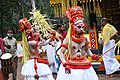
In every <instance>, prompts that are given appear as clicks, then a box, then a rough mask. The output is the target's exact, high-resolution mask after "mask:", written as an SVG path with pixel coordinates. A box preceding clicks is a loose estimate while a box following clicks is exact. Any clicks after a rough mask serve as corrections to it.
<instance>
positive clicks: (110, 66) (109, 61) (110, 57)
mask: <svg viewBox="0 0 120 80" xmlns="http://www.w3.org/2000/svg"><path fill="white" fill-rule="evenodd" d="M114 45H115V41H114V40H110V41H109V43H108V45H104V46H103V53H105V52H106V51H107V50H108V49H110V48H111V47H113V46H114ZM103 61H104V65H105V70H106V75H109V74H112V73H114V72H116V71H120V63H119V62H118V61H117V59H116V58H115V52H114V49H111V50H110V51H108V52H107V53H106V54H104V55H103Z"/></svg>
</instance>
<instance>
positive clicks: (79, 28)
mask: <svg viewBox="0 0 120 80" xmlns="http://www.w3.org/2000/svg"><path fill="white" fill-rule="evenodd" d="M74 28H75V32H77V33H78V34H84V32H85V27H84V23H83V22H79V23H76V24H75V26H74Z"/></svg>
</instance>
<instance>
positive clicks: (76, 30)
mask: <svg viewBox="0 0 120 80" xmlns="http://www.w3.org/2000/svg"><path fill="white" fill-rule="evenodd" d="M66 17H67V18H68V19H69V21H70V23H71V26H72V33H71V35H72V36H74V38H75V39H76V38H78V41H77V42H81V40H79V39H81V38H80V35H83V34H84V32H85V28H86V25H85V23H84V22H83V21H84V15H83V10H82V8H81V7H80V6H74V7H72V8H70V9H69V10H67V11H66ZM81 37H82V36H81ZM83 38H84V37H83ZM83 38H82V41H83V40H84V39H83ZM72 39H73V38H72Z"/></svg>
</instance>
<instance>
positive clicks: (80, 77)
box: [56, 6, 99, 80]
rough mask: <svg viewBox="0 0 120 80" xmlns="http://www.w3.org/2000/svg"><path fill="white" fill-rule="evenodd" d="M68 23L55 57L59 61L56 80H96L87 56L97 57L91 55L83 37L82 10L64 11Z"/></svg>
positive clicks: (74, 8) (73, 8)
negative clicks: (64, 36)
mask: <svg viewBox="0 0 120 80" xmlns="http://www.w3.org/2000/svg"><path fill="white" fill-rule="evenodd" d="M66 16H67V18H68V19H69V21H70V26H69V29H68V33H67V36H66V38H65V39H64V41H63V43H62V44H61V46H60V48H59V49H58V50H57V55H58V56H59V59H60V60H61V66H60V68H59V72H58V75H57V79H56V80H98V76H97V74H96V72H95V70H94V69H93V67H92V65H91V62H90V61H89V60H88V59H87V56H91V57H92V59H95V60H97V59H98V58H99V56H97V55H95V54H92V52H91V51H90V49H89V42H88V40H87V38H86V37H85V36H83V34H84V32H85V27H86V26H85V23H84V16H83V11H82V8H81V7H79V6H74V7H72V8H70V9H69V10H67V11H66Z"/></svg>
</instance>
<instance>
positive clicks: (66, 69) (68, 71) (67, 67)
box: [65, 65, 71, 74]
mask: <svg viewBox="0 0 120 80" xmlns="http://www.w3.org/2000/svg"><path fill="white" fill-rule="evenodd" d="M65 73H67V74H70V73H71V68H70V66H68V65H66V66H65Z"/></svg>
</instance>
